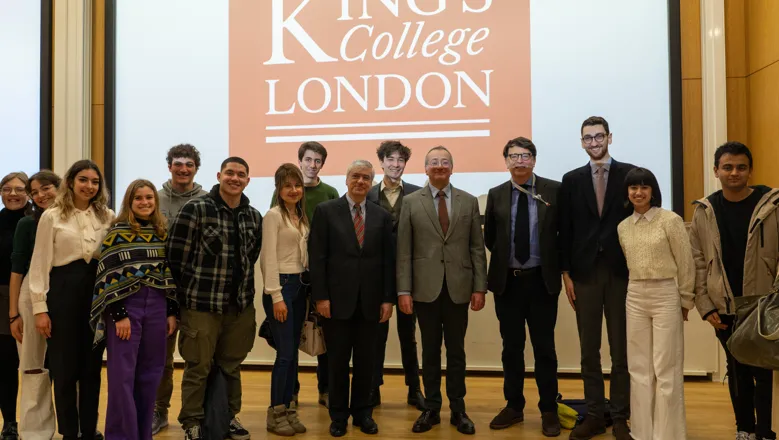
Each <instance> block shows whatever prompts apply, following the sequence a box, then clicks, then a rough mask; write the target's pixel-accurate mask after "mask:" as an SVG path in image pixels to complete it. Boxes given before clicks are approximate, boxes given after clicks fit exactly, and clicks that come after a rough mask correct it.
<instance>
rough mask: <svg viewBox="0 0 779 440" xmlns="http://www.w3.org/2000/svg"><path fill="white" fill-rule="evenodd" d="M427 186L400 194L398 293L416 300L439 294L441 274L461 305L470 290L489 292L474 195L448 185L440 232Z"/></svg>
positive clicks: (431, 300)
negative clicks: (448, 208)
mask: <svg viewBox="0 0 779 440" xmlns="http://www.w3.org/2000/svg"><path fill="white" fill-rule="evenodd" d="M433 200H434V197H433V195H432V194H431V193H430V187H429V186H425V187H424V188H422V189H421V190H419V191H417V192H415V193H414V194H409V195H408V196H405V197H403V205H402V209H401V212H400V220H399V222H398V258H397V265H398V267H397V288H398V292H411V295H412V297H413V299H414V301H419V302H424V303H430V302H433V301H435V300H436V299H437V298H438V295H440V294H441V289H442V287H443V282H444V277H445V278H446V286H447V289H448V290H449V296H450V297H451V299H452V301H453V302H454V303H455V304H465V303H467V302H469V301H470V300H471V294H473V293H474V292H484V293H486V292H487V258H486V254H485V251H484V237H483V236H482V230H481V216H480V215H479V202H478V200H477V199H476V197H474V196H472V195H470V194H468V193H467V192H465V191H462V190H459V189H457V188H454V187H452V212H451V214H450V217H451V221H450V222H449V230H448V231H447V234H446V236H444V233H443V230H442V229H441V224H440V223H439V222H438V214H437V213H436V210H435V207H434V206H433V203H434V202H433Z"/></svg>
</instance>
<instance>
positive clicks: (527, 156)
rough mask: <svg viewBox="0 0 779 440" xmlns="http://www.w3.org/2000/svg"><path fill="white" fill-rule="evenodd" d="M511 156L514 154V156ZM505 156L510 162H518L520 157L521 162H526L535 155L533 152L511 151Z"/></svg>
mask: <svg viewBox="0 0 779 440" xmlns="http://www.w3.org/2000/svg"><path fill="white" fill-rule="evenodd" d="M512 156H516V158H515V157H512ZM506 158H508V159H509V160H511V161H512V162H518V161H519V159H520V158H521V159H522V161H523V162H528V161H530V160H532V159H535V158H536V157H535V156H534V155H533V153H511V154H508V155H506Z"/></svg>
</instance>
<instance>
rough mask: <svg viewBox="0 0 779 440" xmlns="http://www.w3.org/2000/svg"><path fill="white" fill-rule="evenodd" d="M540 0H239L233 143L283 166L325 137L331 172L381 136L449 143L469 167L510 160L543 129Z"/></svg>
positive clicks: (414, 168)
mask: <svg viewBox="0 0 779 440" xmlns="http://www.w3.org/2000/svg"><path fill="white" fill-rule="evenodd" d="M529 14H530V6H529V0H511V1H497V0H316V1H314V0H263V1H257V0H231V1H230V153H231V154H233V155H238V156H242V157H244V158H245V159H246V160H247V161H248V162H249V164H250V167H251V170H252V175H254V176H272V175H273V173H274V171H275V170H276V168H277V167H278V165H279V164H281V163H283V162H295V161H296V160H297V148H298V146H299V145H300V144H301V143H302V142H305V141H309V140H315V141H319V142H321V143H322V144H324V145H325V147H327V149H328V157H327V165H326V166H325V167H324V169H323V172H325V173H326V174H330V175H338V174H344V173H345V171H346V166H347V165H348V164H349V163H351V161H353V160H355V159H368V160H371V161H372V162H374V163H375V162H376V160H377V159H376V153H375V151H376V147H377V146H378V145H379V143H380V142H381V141H384V140H388V139H397V140H401V141H403V142H404V143H405V144H406V145H408V146H409V147H411V148H412V149H413V150H414V156H413V157H412V160H411V161H410V162H409V165H408V168H407V172H423V170H424V166H423V160H422V155H423V154H424V152H426V151H427V150H428V149H429V148H431V147H433V146H435V145H444V146H446V147H447V148H449V149H450V150H451V151H452V154H453V156H454V158H455V163H456V164H457V166H456V167H455V171H457V172H483V171H500V170H504V169H505V168H504V165H503V162H502V161H501V160H496V156H497V154H499V153H498V151H500V148H501V147H502V146H503V145H504V144H505V143H506V142H507V141H508V140H509V139H511V138H514V137H516V136H530V135H531V122H530V121H531V115H530V112H531V109H530V105H531V103H530V15H529Z"/></svg>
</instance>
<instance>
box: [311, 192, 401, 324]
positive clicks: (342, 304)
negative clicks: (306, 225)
mask: <svg viewBox="0 0 779 440" xmlns="http://www.w3.org/2000/svg"><path fill="white" fill-rule="evenodd" d="M308 261H309V272H310V275H311V287H312V291H311V297H312V299H313V300H314V301H320V300H329V301H330V313H331V317H332V318H333V319H349V318H351V317H352V316H353V315H354V314H355V313H359V311H358V310H357V303H358V300H359V303H360V305H361V308H362V313H363V316H364V317H365V319H367V320H375V321H376V322H377V323H378V322H379V318H380V313H381V304H382V303H393V304H394V303H395V300H396V295H395V292H394V291H393V290H392V277H393V276H394V274H395V248H394V246H393V245H392V217H391V216H390V215H389V213H387V211H385V210H384V209H382V208H381V207H379V206H377V205H375V204H373V203H366V204H365V237H364V241H363V246H362V248H360V244H359V243H358V242H357V234H355V232H354V220H353V219H352V213H351V211H350V209H349V202H348V201H347V200H346V196H342V197H341V198H338V199H335V200H328V201H326V202H322V203H320V204H319V205H317V207H316V210H315V211H314V221H313V222H312V223H311V231H310V233H309V236H308Z"/></svg>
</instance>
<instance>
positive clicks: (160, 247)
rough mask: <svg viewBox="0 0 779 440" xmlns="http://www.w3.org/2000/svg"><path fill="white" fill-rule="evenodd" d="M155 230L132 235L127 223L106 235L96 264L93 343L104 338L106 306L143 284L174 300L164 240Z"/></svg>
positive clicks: (119, 224)
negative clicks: (162, 292)
mask: <svg viewBox="0 0 779 440" xmlns="http://www.w3.org/2000/svg"><path fill="white" fill-rule="evenodd" d="M166 239H167V234H166V235H164V236H162V237H160V236H159V235H157V234H156V232H155V230H154V227H152V226H142V227H141V229H140V233H135V232H133V231H132V229H131V228H130V225H128V224H127V223H117V224H116V225H115V226H114V227H112V228H111V229H110V230H109V231H108V233H107V234H106V236H105V239H104V240H103V244H102V246H101V250H100V261H99V263H98V265H97V279H96V281H95V294H94V297H93V299H92V311H91V317H90V324H91V325H92V329H93V330H94V331H95V339H94V343H95V344H98V343H99V342H100V341H102V340H103V338H105V322H104V318H103V317H104V315H105V313H104V312H105V310H106V307H109V306H110V305H112V304H113V303H116V302H119V301H122V300H124V299H125V298H127V297H128V296H130V295H132V294H133V293H135V292H137V291H138V290H140V288H141V287H142V286H143V285H146V286H149V287H153V288H155V289H160V290H162V291H164V292H165V296H166V297H167V299H168V300H169V301H176V284H175V282H174V281H173V277H172V275H171V272H170V268H169V267H168V263H167V261H166V259H165V240H166Z"/></svg>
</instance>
